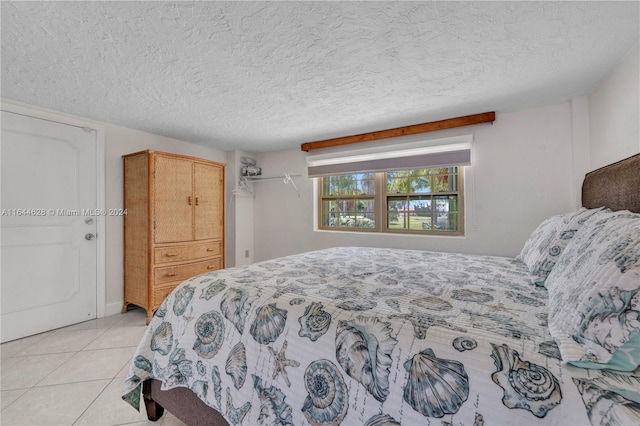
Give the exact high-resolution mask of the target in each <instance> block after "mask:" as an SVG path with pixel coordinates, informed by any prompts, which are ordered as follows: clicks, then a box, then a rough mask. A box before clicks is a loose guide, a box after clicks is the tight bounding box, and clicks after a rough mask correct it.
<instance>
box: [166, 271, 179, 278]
mask: <svg viewBox="0 0 640 426" xmlns="http://www.w3.org/2000/svg"><path fill="white" fill-rule="evenodd" d="M164 275H165V276H167V277H175V276H176V275H178V273H177V272H167V273H166V274H164Z"/></svg>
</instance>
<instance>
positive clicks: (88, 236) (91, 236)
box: [84, 233, 96, 241]
mask: <svg viewBox="0 0 640 426" xmlns="http://www.w3.org/2000/svg"><path fill="white" fill-rule="evenodd" d="M95 237H96V236H95V235H94V234H91V233H89V234H85V236H84V239H85V240H89V241H91V240H93V239H94V238H95Z"/></svg>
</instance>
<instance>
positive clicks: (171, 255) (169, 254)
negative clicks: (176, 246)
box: [165, 253, 178, 257]
mask: <svg viewBox="0 0 640 426" xmlns="http://www.w3.org/2000/svg"><path fill="white" fill-rule="evenodd" d="M177 255H178V253H167V254H165V256H167V257H176V256H177Z"/></svg>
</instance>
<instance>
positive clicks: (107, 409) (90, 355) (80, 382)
mask: <svg viewBox="0 0 640 426" xmlns="http://www.w3.org/2000/svg"><path fill="white" fill-rule="evenodd" d="M145 328H146V327H145V313H144V311H143V310H141V309H135V310H132V311H129V312H127V313H126V314H117V315H113V316H110V317H106V318H100V319H97V320H92V321H87V322H83V323H81V324H76V325H72V326H69V327H65V328H61V329H58V330H53V331H49V332H47V333H42V334H38V335H35V336H31V337H26V338H24V339H19V340H14V341H12V342H7V343H4V344H2V345H1V346H0V354H1V356H2V364H1V366H0V377H1V381H0V389H1V391H2V393H1V398H0V402H1V407H2V409H1V411H0V424H2V425H3V426H5V425H7V426H8V425H39V426H56V425H104V426H110V425H159V426H181V425H184V423H182V422H181V421H179V420H178V419H176V418H175V417H173V416H172V415H171V414H170V413H167V412H166V411H165V415H164V416H162V418H161V419H160V420H158V421H157V422H150V421H148V420H147V417H146V413H145V411H144V407H142V412H138V411H136V410H135V409H134V408H132V407H131V406H130V405H129V404H127V403H126V402H124V401H123V400H122V399H121V398H120V392H121V390H122V386H123V384H124V378H125V375H126V373H127V371H128V369H129V362H130V361H131V358H132V357H133V355H134V352H135V349H136V346H137V344H138V341H139V340H140V338H141V337H142V334H143V333H144V330H145Z"/></svg>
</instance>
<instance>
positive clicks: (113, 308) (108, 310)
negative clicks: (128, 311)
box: [104, 302, 122, 317]
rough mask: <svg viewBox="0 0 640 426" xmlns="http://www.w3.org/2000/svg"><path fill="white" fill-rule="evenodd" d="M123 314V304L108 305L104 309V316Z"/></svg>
mask: <svg viewBox="0 0 640 426" xmlns="http://www.w3.org/2000/svg"><path fill="white" fill-rule="evenodd" d="M120 312H122V302H115V303H107V304H106V305H105V307H104V316H105V317H110V316H111V315H115V314H119V313H120Z"/></svg>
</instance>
